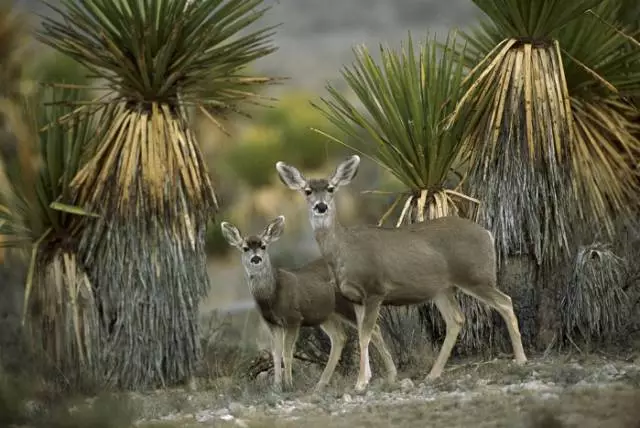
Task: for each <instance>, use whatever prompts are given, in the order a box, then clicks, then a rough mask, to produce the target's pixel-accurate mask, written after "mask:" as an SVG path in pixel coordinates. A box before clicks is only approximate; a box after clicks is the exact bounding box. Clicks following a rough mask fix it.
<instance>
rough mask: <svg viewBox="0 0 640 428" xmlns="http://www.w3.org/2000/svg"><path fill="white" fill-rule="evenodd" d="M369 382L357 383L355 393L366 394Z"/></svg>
mask: <svg viewBox="0 0 640 428" xmlns="http://www.w3.org/2000/svg"><path fill="white" fill-rule="evenodd" d="M367 385H368V383H367V382H358V383H356V387H355V393H356V394H364V392H365V391H366V390H367Z"/></svg>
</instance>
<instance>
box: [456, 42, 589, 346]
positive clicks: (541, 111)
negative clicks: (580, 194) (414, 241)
mask: <svg viewBox="0 0 640 428" xmlns="http://www.w3.org/2000/svg"><path fill="white" fill-rule="evenodd" d="M504 49H506V51H505V53H504V54H503V55H502V56H501V57H500V60H499V61H498V60H495V61H494V62H493V63H492V65H491V66H490V67H493V68H492V73H488V74H487V75H486V76H483V77H482V78H480V79H478V80H477V81H476V82H475V83H474V86H475V87H476V88H477V94H481V91H482V88H484V87H487V86H492V85H493V86H495V80H496V78H497V79H498V81H499V88H500V90H499V91H497V92H495V91H494V92H493V93H492V95H491V96H492V98H491V101H492V102H493V103H492V105H493V107H492V110H491V111H489V112H487V115H490V120H488V119H486V120H483V121H480V122H478V123H476V124H474V125H475V127H476V128H477V129H476V130H475V131H474V132H473V133H472V134H471V135H470V136H469V137H468V138H469V140H468V143H469V144H470V146H469V147H470V148H472V149H473V152H472V159H471V162H470V171H469V179H468V183H469V185H468V187H469V190H468V192H469V194H470V195H472V196H474V197H476V198H479V199H481V200H482V201H483V204H482V213H481V214H482V215H481V220H480V222H481V223H482V224H483V225H484V226H485V227H487V229H488V230H490V231H491V232H492V233H493V235H494V236H495V239H496V250H497V255H498V268H499V269H502V268H503V266H504V265H505V263H507V264H508V263H509V259H510V258H511V257H517V258H518V263H523V258H528V259H529V260H530V262H529V263H530V264H531V266H530V267H528V268H526V270H527V271H530V272H529V273H528V274H527V275H528V276H529V277H533V278H535V281H536V283H535V290H536V303H535V308H536V312H537V337H536V340H535V341H536V343H537V345H539V346H540V347H542V348H545V347H547V346H548V345H550V344H551V343H552V342H553V340H554V338H555V337H557V334H558V332H559V326H560V319H559V307H558V303H559V299H558V296H559V293H560V291H559V286H560V285H561V284H559V283H558V281H556V280H554V278H557V277H558V276H561V275H562V271H563V269H566V266H567V265H568V263H569V260H570V259H569V256H570V253H571V247H572V242H571V235H572V230H571V229H572V224H571V222H572V221H577V220H575V219H576V210H575V209H574V206H573V204H572V202H571V201H572V200H574V199H573V198H574V197H575V187H574V186H573V184H572V181H571V167H572V165H571V161H572V160H571V156H570V155H569V153H570V147H568V145H567V142H568V141H571V135H572V134H571V129H572V127H571V123H572V122H571V117H572V116H571V112H570V110H569V107H570V106H569V103H568V94H567V87H566V81H565V76H564V71H563V68H562V67H563V66H562V59H561V56H560V50H559V46H558V45H557V43H555V42H551V43H538V44H533V45H532V44H530V43H523V42H519V41H515V40H512V41H509V42H508V44H506V45H505V47H504V48H503V50H504ZM489 76H490V77H489ZM488 135H489V136H490V137H491V138H490V141H491V142H492V144H486V140H487V136H488ZM531 271H533V272H531ZM527 287H528V286H527ZM505 292H508V290H506V289H505ZM523 293H525V294H526V291H523ZM513 294H518V293H517V292H516V293H513ZM512 298H514V296H513V295H512ZM514 301H515V298H514ZM517 304H518V305H521V304H522V303H521V302H519V303H517ZM530 310H531V308H526V309H525V312H529V311H530ZM519 313H520V312H519V311H516V314H517V315H518V316H519ZM521 321H524V320H521ZM527 345H528V344H527Z"/></svg>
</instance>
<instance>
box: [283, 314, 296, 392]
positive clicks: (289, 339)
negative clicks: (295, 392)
mask: <svg viewBox="0 0 640 428" xmlns="http://www.w3.org/2000/svg"><path fill="white" fill-rule="evenodd" d="M299 333H300V326H299V325H295V326H289V327H287V328H286V329H285V330H284V352H283V359H284V387H285V388H286V389H287V390H291V389H293V373H292V372H293V351H294V349H295V347H296V342H297V340H298V334H299Z"/></svg>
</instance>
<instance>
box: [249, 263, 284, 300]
mask: <svg viewBox="0 0 640 428" xmlns="http://www.w3.org/2000/svg"><path fill="white" fill-rule="evenodd" d="M245 275H246V277H247V282H248V283H249V290H250V291H251V295H252V296H253V297H254V298H255V299H256V300H259V299H266V300H270V299H271V297H273V296H274V295H275V293H276V285H277V284H276V272H275V270H274V269H273V266H272V265H271V263H270V262H269V261H268V260H265V261H264V264H263V265H262V267H260V268H259V269H251V270H249V269H245Z"/></svg>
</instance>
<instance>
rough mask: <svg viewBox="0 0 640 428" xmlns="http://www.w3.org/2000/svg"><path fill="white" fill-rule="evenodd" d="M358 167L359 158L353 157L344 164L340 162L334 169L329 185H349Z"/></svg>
mask: <svg viewBox="0 0 640 428" xmlns="http://www.w3.org/2000/svg"><path fill="white" fill-rule="evenodd" d="M359 165H360V156H358V155H353V156H351V157H350V158H348V159H347V160H345V161H344V162H342V163H341V164H340V165H338V167H337V168H336V172H334V173H333V176H332V177H331V178H330V179H329V183H331V184H332V185H333V186H335V187H340V186H346V185H347V184H349V183H351V180H353V178H354V177H355V176H356V174H357V173H358V166H359Z"/></svg>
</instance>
